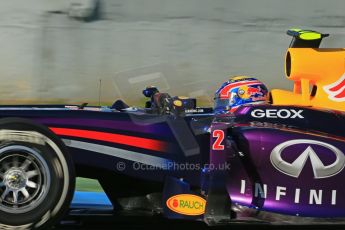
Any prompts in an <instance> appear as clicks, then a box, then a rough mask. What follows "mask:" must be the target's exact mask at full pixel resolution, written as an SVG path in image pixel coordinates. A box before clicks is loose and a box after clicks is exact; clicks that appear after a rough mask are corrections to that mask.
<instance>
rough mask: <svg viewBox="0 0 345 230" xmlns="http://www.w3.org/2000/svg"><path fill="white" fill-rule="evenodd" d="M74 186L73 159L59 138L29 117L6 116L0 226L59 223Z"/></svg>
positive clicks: (0, 152) (0, 126)
mask: <svg viewBox="0 0 345 230" xmlns="http://www.w3.org/2000/svg"><path fill="white" fill-rule="evenodd" d="M74 187H75V173H74V167H73V164H72V160H71V159H70V156H69V155H68V153H67V150H66V148H65V146H64V144H63V143H62V142H61V140H60V139H59V138H57V137H56V136H55V135H54V134H53V133H52V132H51V131H50V130H48V129H47V128H45V127H43V126H41V125H37V124H34V123H32V122H30V121H27V120H24V119H19V118H5V119H1V120H0V229H38V228H40V229H41V228H46V227H48V226H51V225H53V224H54V223H55V222H56V221H57V220H58V219H59V218H60V217H61V216H62V215H63V214H64V213H65V212H66V211H67V210H68V208H69V205H70V202H71V199H72V196H73V192H74Z"/></svg>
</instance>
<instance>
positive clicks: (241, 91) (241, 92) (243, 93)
mask: <svg viewBox="0 0 345 230" xmlns="http://www.w3.org/2000/svg"><path fill="white" fill-rule="evenodd" d="M237 94H238V96H239V97H240V98H242V99H248V98H250V96H251V95H250V94H248V86H247V85H243V86H241V87H239V88H238V93H237Z"/></svg>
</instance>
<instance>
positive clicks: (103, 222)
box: [54, 215, 345, 230]
mask: <svg viewBox="0 0 345 230" xmlns="http://www.w3.org/2000/svg"><path fill="white" fill-rule="evenodd" d="M74 220H75V221H65V222H64V223H63V224H60V225H58V226H56V228H54V229H57V230H71V229H77V230H78V229H88V230H91V229H92V230H96V229H97V230H103V229H104V230H107V229H161V230H170V229H171V230H176V229H191V230H192V229H198V230H204V229H205V230H206V229H253V230H254V229H255V230H257V229H272V230H273V229H281V230H288V229H293V230H297V229H332V230H333V229H345V226H340V225H321V226H320V225H317V226H305V225H302V226H298V225H284V226H272V225H262V224H231V225H224V226H216V227H208V226H206V224H204V223H202V222H193V221H180V220H166V219H163V218H161V217H138V216H137V217H135V216H106V215H105V216H97V215H92V216H84V217H79V218H75V217H74Z"/></svg>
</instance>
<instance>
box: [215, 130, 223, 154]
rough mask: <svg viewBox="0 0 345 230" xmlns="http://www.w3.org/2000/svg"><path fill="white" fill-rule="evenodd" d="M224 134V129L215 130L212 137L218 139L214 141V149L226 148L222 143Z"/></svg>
mask: <svg viewBox="0 0 345 230" xmlns="http://www.w3.org/2000/svg"><path fill="white" fill-rule="evenodd" d="M224 136H225V135H224V131H223V130H220V129H216V130H213V132H212V137H213V138H216V140H215V141H214V142H213V145H212V150H224V144H222V142H223V140H224Z"/></svg>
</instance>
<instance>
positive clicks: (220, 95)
mask: <svg viewBox="0 0 345 230" xmlns="http://www.w3.org/2000/svg"><path fill="white" fill-rule="evenodd" d="M214 100H215V101H214V111H215V113H228V112H234V111H235V110H236V109H237V108H239V107H240V106H242V105H247V104H260V103H267V100H268V90H267V87H266V86H265V85H264V84H263V83H262V82H261V81H259V80H257V79H256V78H252V77H247V76H235V77H232V78H230V79H229V80H228V81H226V82H224V83H223V84H222V86H221V87H220V88H219V89H218V90H217V91H216V93H215V98H214Z"/></svg>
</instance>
